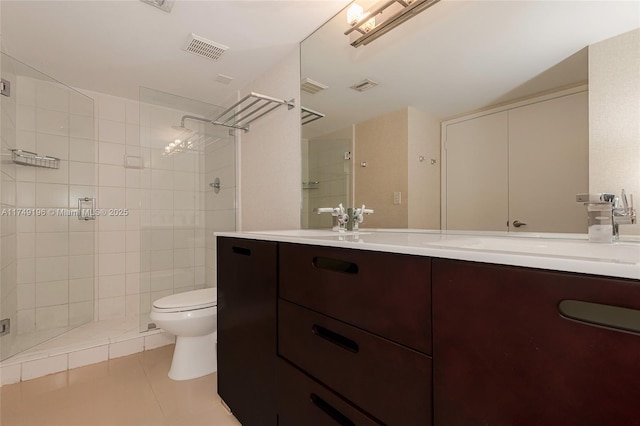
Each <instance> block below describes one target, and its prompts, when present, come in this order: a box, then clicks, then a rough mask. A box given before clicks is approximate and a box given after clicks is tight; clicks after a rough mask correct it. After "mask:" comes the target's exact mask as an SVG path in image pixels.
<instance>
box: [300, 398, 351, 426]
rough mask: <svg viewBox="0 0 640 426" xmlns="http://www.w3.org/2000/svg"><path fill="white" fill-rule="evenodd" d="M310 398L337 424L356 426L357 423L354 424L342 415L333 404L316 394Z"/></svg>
mask: <svg viewBox="0 0 640 426" xmlns="http://www.w3.org/2000/svg"><path fill="white" fill-rule="evenodd" d="M309 397H310V398H311V402H313V404H314V405H315V406H316V407H318V408H319V409H321V410H322V411H324V413H325V414H326V415H327V416H329V417H331V418H332V419H333V420H335V421H336V423H338V424H339V425H340V426H355V423H354V422H352V421H351V419H349V418H348V417H347V416H345V415H344V414H342V413H341V412H340V411H338V410H336V409H335V408H334V407H333V406H332V405H331V404H329V403H328V402H327V401H325V400H324V399H322V398H320V397H319V396H318V395H316V394H315V393H312V394H311V395H309Z"/></svg>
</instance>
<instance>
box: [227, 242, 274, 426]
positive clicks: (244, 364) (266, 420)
mask: <svg viewBox="0 0 640 426" xmlns="http://www.w3.org/2000/svg"><path fill="white" fill-rule="evenodd" d="M277 253H278V252H277V243H274V242H267V241H255V240H245V239H235V238H224V237H218V239H217V262H218V265H217V267H218V394H219V395H220V397H221V398H222V399H223V400H224V402H225V403H226V404H227V405H228V406H229V408H231V411H232V412H233V414H234V415H235V416H236V418H237V419H238V420H239V421H240V422H241V423H242V424H243V425H244V426H254V425H275V424H276V422H277V419H276V410H277V408H276V396H275V395H276V388H275V360H276V350H277V348H276V333H277V324H276V297H277V264H278V256H277Z"/></svg>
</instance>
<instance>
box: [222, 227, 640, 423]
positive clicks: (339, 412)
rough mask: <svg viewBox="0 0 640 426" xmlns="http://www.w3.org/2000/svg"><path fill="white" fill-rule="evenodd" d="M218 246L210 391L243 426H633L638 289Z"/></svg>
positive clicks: (415, 262)
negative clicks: (214, 373)
mask: <svg viewBox="0 0 640 426" xmlns="http://www.w3.org/2000/svg"><path fill="white" fill-rule="evenodd" d="M217 241H218V246H217V247H218V251H217V256H218V392H219V394H220V396H221V398H222V399H223V401H224V402H225V403H226V404H227V405H228V406H229V407H230V408H231V410H232V411H233V413H234V414H235V415H236V417H237V418H238V420H240V422H241V423H242V424H243V425H244V426H261V425H276V424H278V425H280V426H299V425H305V426H306V425H309V426H315V425H333V424H340V425H364V426H368V425H375V424H377V425H381V424H386V425H400V426H412V425H416V426H418V425H420V426H425V425H427V426H428V425H432V424H433V425H435V426H470V425H491V426H513V425H518V426H528V425H531V426H539V425H567V426H571V425H576V426H591V425H593V426H601V425H627V424H633V422H634V421H635V420H637V419H640V284H639V282H638V280H634V279H623V278H608V277H599V276H595V275H586V274H578V273H570V272H557V271H552V270H542V269H535V268H531V267H516V266H505V265H498V264H489V263H478V262H471V261H463V260H452V259H446V258H438V257H433V258H431V257H426V256H416V255H408V254H397V253H390V252H378V251H369V250H359V249H349V248H339V247H329V246H320V245H308V244H302V243H287V242H269V241H260V240H254V239H242V238H231V237H218V240H217ZM442 253H443V256H446V250H443V252H442ZM634 419H635V420H634Z"/></svg>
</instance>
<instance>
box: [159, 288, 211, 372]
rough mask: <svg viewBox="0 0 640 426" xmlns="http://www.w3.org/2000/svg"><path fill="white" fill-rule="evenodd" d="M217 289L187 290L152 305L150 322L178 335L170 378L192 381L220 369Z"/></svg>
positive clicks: (163, 298)
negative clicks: (217, 340) (217, 346)
mask: <svg viewBox="0 0 640 426" xmlns="http://www.w3.org/2000/svg"><path fill="white" fill-rule="evenodd" d="M216 306H217V303H216V289H215V288H205V289H202V290H193V291H187V292H184V293H176V294H172V295H170V296H166V297H162V298H160V299H158V300H156V301H155V302H153V307H152V309H151V315H150V318H151V321H153V322H154V323H155V324H156V326H157V327H159V328H162V329H163V330H164V331H166V332H167V333H169V334H173V335H174V336H176V347H175V349H174V351H173V359H172V361H171V369H170V370H169V378H170V379H173V380H189V379H195V378H197V377H201V376H204V375H207V374H211V373H213V372H215V371H216V370H217V367H218V364H217V359H216V337H217V333H216V329H217V321H216V309H217V308H216Z"/></svg>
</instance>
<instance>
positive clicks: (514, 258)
mask: <svg viewBox="0 0 640 426" xmlns="http://www.w3.org/2000/svg"><path fill="white" fill-rule="evenodd" d="M215 235H216V236H224V237H236V238H247V239H254V240H266V241H278V242H286V243H299V244H310V245H319V246H329V247H342V248H350V249H360V250H372V251H381V252H390V253H404V254H412V255H417V256H429V257H439V258H447V259H458V260H468V261H473V262H484V263H494V264H500V265H513V266H525V267H531V268H540V269H549V270H554V271H567V272H578V273H584V274H593V275H602V276H609V277H619V278H631V279H635V280H640V240H639V239H634V238H633V237H631V238H627V239H624V240H623V241H619V242H616V243H614V244H598V243H589V242H588V240H587V237H586V235H582V234H522V233H518V234H514V233H511V234H509V233H502V234H496V233H481V232H476V233H452V232H444V231H425V230H403V229H376V230H373V229H361V230H360V232H359V233H357V234H355V233H353V232H346V233H344V234H341V233H338V232H336V231H331V230H321V229H293V230H281V231H255V232H216V233H215Z"/></svg>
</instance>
